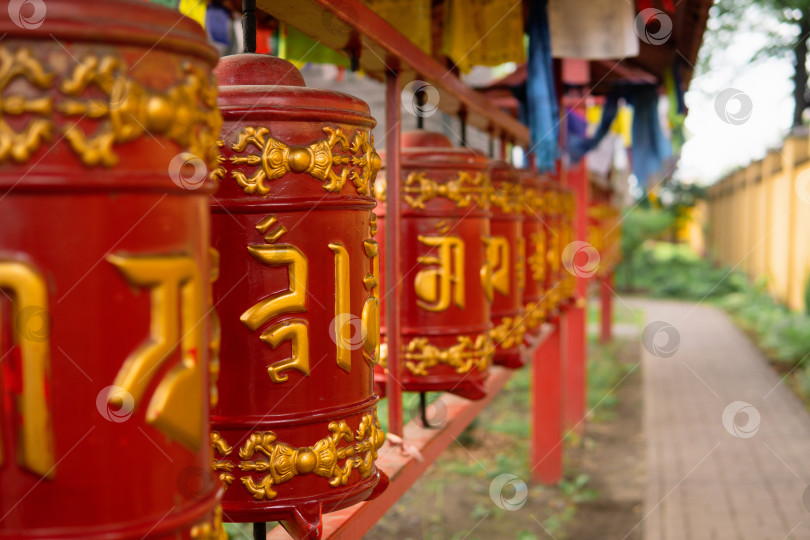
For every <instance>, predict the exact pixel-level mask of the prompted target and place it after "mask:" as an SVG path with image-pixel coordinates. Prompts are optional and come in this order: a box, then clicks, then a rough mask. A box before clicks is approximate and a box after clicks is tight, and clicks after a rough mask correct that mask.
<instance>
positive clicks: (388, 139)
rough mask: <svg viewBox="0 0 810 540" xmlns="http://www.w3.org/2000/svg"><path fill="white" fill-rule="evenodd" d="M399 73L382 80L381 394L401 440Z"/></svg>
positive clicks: (392, 427) (393, 429)
mask: <svg viewBox="0 0 810 540" xmlns="http://www.w3.org/2000/svg"><path fill="white" fill-rule="evenodd" d="M399 104H400V96H399V73H398V72H396V71H389V72H388V73H387V74H386V77H385V127H386V129H387V130H388V134H387V135H386V136H385V154H386V161H387V167H386V169H387V172H386V174H387V183H388V195H387V199H386V212H385V214H386V215H385V221H386V222H385V246H386V251H385V266H384V268H385V270H384V271H385V275H386V276H388V279H387V280H386V283H387V284H388V286H387V290H386V291H385V295H386V308H385V309H386V312H385V321H386V332H387V337H388V378H387V380H386V384H385V386H386V389H385V393H386V396H387V397H388V432H389V433H393V434H395V435H399V436H402V387H401V386H400V382H399V376H400V375H399V374H400V339H401V338H400V332H401V326H402V325H401V321H400V313H399V310H400V307H401V306H402V302H401V300H400V298H401V294H400V292H401V289H402V288H401V287H400V286H399V281H400V279H399V274H400V268H401V265H400V255H401V253H402V250H401V248H400V231H401V230H402V227H401V219H400V202H399V172H400V134H401V129H400V128H401V120H402V117H401V110H400V105H399Z"/></svg>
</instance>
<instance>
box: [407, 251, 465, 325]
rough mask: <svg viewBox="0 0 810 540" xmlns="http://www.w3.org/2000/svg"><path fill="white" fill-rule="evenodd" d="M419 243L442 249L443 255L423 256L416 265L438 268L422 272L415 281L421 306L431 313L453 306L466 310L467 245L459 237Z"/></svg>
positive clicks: (418, 303)
mask: <svg viewBox="0 0 810 540" xmlns="http://www.w3.org/2000/svg"><path fill="white" fill-rule="evenodd" d="M417 238H418V240H419V241H420V242H421V243H422V244H424V245H426V246H429V247H435V248H438V251H439V255H438V257H434V256H432V255H420V256H419V257H417V258H416V262H418V263H419V264H424V265H426V266H436V267H435V268H429V269H426V270H420V271H419V272H418V273H417V274H416V277H415V278H414V287H415V288H416V296H418V297H419V300H417V302H416V303H417V305H418V306H419V307H421V308H422V309H425V310H427V311H444V310H446V309H447V308H449V307H450V304H451V302H452V303H453V304H455V305H456V306H458V307H460V308H463V307H464V241H463V240H462V239H461V238H459V237H458V236H422V235H419V236H418V237H417Z"/></svg>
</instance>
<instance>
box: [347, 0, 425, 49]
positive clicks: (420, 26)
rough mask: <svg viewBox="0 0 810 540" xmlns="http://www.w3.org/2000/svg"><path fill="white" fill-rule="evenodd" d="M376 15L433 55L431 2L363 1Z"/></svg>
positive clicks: (410, 0)
mask: <svg viewBox="0 0 810 540" xmlns="http://www.w3.org/2000/svg"><path fill="white" fill-rule="evenodd" d="M363 2H364V3H365V4H366V5H367V6H368V7H370V8H371V10H372V11H374V13H376V14H377V15H379V16H380V17H382V18H383V19H385V21H386V22H387V23H388V24H390V25H391V26H393V27H394V28H396V29H397V30H398V31H399V33H400V34H402V35H403V36H405V37H407V38H408V39H410V40H411V41H413V42H414V43H415V44H416V46H417V47H419V48H420V49H422V51H424V52H425V53H427V54H431V44H432V40H431V30H432V29H431V27H430V21H431V10H432V9H433V8H432V2H431V0H363Z"/></svg>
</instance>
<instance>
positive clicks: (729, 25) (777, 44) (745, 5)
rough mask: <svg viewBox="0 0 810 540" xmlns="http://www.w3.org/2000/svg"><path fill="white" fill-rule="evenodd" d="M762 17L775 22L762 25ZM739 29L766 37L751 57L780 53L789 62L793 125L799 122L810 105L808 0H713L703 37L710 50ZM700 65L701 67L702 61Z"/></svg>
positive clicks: (809, 16) (728, 38)
mask: <svg viewBox="0 0 810 540" xmlns="http://www.w3.org/2000/svg"><path fill="white" fill-rule="evenodd" d="M766 18H770V19H771V20H773V21H774V22H776V24H775V25H763V24H762V21H763V19H766ZM740 31H750V32H758V33H764V34H765V35H766V37H767V41H766V45H765V46H763V47H762V48H761V49H760V50H759V51H757V53H756V54H755V55H754V57H753V58H752V59H751V60H752V61H757V60H761V59H764V58H774V57H781V58H788V59H790V60H791V61H792V62H793V67H794V75H793V81H794V92H793V101H794V112H793V126H794V127H796V126H800V125H802V115H803V113H804V111H805V110H806V109H807V108H808V107H810V92H808V80H807V79H808V74H807V39H808V37H810V0H717V2H716V3H715V5H714V6H712V9H711V19H710V21H709V36H707V37H709V38H710V40H711V41H712V42H713V43H711V44H710V51H711V49H716V47H718V46H723V45H725V46H728V44H729V43H731V42H732V41H733V37H734V35H735V34H736V33H737V32H740ZM710 54H711V52H710V53H709V55H710ZM706 58H707V57H704V60H705V59H706ZM701 67H702V69H704V70H705V68H706V65H705V64H704V65H703V66H701Z"/></svg>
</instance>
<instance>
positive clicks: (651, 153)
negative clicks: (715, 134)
mask: <svg viewBox="0 0 810 540" xmlns="http://www.w3.org/2000/svg"><path fill="white" fill-rule="evenodd" d="M626 96H627V100H628V102H629V103H630V105H632V106H633V174H635V175H636V179H637V180H638V183H639V185H640V186H641V187H642V188H646V186H647V182H648V181H649V179H650V176H652V175H654V174H657V173H660V172H661V170H662V169H663V167H664V162H665V160H666V159H667V158H669V157H670V156H671V155H672V148H671V147H670V143H669V141H667V139H666V137H664V133H663V132H662V131H661V122H660V121H659V118H658V89H657V88H656V87H655V86H654V85H644V86H637V87H634V88H633V89H632V91H630V92H627V94H626Z"/></svg>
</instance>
